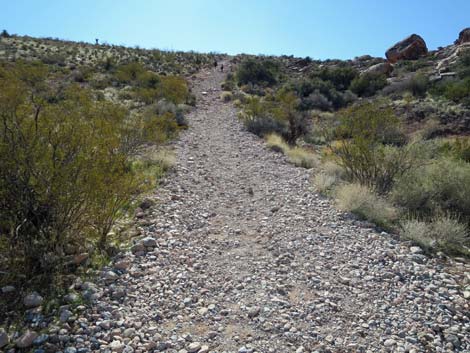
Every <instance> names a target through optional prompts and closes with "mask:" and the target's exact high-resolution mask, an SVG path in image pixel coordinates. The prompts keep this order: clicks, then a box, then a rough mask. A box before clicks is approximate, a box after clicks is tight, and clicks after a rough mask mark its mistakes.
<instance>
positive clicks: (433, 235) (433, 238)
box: [401, 215, 470, 255]
mask: <svg viewBox="0 0 470 353" xmlns="http://www.w3.org/2000/svg"><path fill="white" fill-rule="evenodd" d="M401 228H402V230H401V235H402V237H403V238H405V239H408V240H411V241H413V242H414V243H416V244H418V245H419V246H421V247H422V248H423V249H425V250H427V251H430V250H436V249H438V250H444V251H447V252H454V253H460V254H466V255H468V254H470V249H469V245H470V234H469V229H468V227H467V226H466V225H465V224H463V223H461V222H459V221H458V220H457V219H455V218H453V217H451V216H449V215H441V216H436V217H434V219H432V220H431V221H429V222H425V221H421V220H417V219H409V220H406V221H404V222H403V223H402V225H401Z"/></svg>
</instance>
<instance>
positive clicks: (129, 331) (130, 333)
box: [122, 327, 135, 338]
mask: <svg viewBox="0 0 470 353" xmlns="http://www.w3.org/2000/svg"><path fill="white" fill-rule="evenodd" d="M122 335H123V336H124V337H127V338H129V337H132V336H135V328H132V327H131V328H128V329H125V330H124V332H123V333H122Z"/></svg>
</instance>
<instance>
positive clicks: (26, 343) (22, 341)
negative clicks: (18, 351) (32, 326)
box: [15, 330, 38, 348]
mask: <svg viewBox="0 0 470 353" xmlns="http://www.w3.org/2000/svg"><path fill="white" fill-rule="evenodd" d="M37 337H38V334H37V333H36V332H34V331H29V330H28V331H26V332H25V333H24V334H22V335H21V336H20V337H19V338H18V339H17V340H16V341H15V344H16V346H17V347H18V348H28V347H31V345H32V344H33V341H34V340H35V339H36V338H37Z"/></svg>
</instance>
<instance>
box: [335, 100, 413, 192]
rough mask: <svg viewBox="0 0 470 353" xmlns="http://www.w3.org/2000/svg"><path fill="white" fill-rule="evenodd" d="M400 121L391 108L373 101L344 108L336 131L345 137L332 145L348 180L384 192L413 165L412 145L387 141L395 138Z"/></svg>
mask: <svg viewBox="0 0 470 353" xmlns="http://www.w3.org/2000/svg"><path fill="white" fill-rule="evenodd" d="M398 124H399V122H398V119H397V117H396V116H395V115H394V113H393V111H392V110H391V109H390V108H388V107H382V106H380V105H377V104H373V103H365V104H362V105H359V106H356V107H351V108H349V109H346V110H344V111H342V112H341V114H340V125H339V127H338V128H337V134H338V135H340V136H343V138H345V139H343V140H341V141H339V142H338V143H337V144H335V145H332V146H331V149H332V151H333V153H334V155H335V157H336V159H337V161H338V164H339V165H340V166H341V167H343V168H344V170H345V173H346V176H347V178H348V179H349V180H351V181H355V182H359V183H360V184H362V185H366V186H369V187H371V188H373V189H374V190H375V191H377V192H379V193H385V192H387V191H388V190H390V188H391V187H392V185H393V183H394V181H395V180H396V178H398V177H399V176H401V175H403V174H404V173H406V172H407V171H408V170H409V169H410V168H411V167H412V166H413V165H414V163H415V161H416V157H415V153H416V151H415V150H414V149H413V148H412V147H404V148H399V147H394V146H391V145H386V144H388V143H390V142H392V141H393V142H394V140H395V136H396V134H397V133H396V131H397V130H399V125H398ZM391 137H393V138H391Z"/></svg>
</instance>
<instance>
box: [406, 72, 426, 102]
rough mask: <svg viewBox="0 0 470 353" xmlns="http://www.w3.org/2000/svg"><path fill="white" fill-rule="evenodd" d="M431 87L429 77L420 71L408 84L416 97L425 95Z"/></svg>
mask: <svg viewBox="0 0 470 353" xmlns="http://www.w3.org/2000/svg"><path fill="white" fill-rule="evenodd" d="M428 87H429V78H428V76H426V75H425V74H422V73H418V74H416V75H414V76H413V77H412V78H411V80H410V81H409V84H408V89H409V91H410V92H411V93H412V94H413V95H414V96H415V97H424V96H425V95H426V91H427V89H428Z"/></svg>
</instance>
